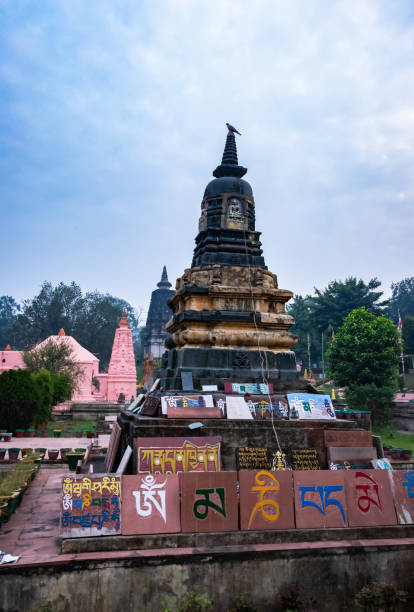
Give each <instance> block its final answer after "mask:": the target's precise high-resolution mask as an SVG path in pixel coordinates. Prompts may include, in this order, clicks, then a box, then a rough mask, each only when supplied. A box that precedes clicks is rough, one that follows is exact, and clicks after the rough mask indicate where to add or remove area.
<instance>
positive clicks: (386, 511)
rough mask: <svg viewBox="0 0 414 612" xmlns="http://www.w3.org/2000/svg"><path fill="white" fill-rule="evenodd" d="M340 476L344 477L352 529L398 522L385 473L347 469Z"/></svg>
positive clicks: (386, 473) (383, 471)
mask: <svg viewBox="0 0 414 612" xmlns="http://www.w3.org/2000/svg"><path fill="white" fill-rule="evenodd" d="M336 473H337V474H338V473H339V472H336ZM341 473H342V474H343V475H344V478H345V490H346V500H347V506H348V522H349V525H350V526H351V527H364V526H371V525H395V524H396V523H397V517H396V515H395V509H394V501H393V497H392V491H391V485H390V481H389V477H388V471H387V470H346V471H344V472H341Z"/></svg>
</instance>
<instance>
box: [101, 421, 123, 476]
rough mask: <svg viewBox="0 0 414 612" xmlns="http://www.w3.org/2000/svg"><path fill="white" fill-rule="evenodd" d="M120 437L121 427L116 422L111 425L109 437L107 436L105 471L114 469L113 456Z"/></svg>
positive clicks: (116, 450)
mask: <svg viewBox="0 0 414 612" xmlns="http://www.w3.org/2000/svg"><path fill="white" fill-rule="evenodd" d="M120 439H121V428H120V426H119V425H118V422H115V423H114V426H113V427H112V432H111V437H110V438H109V444H108V451H107V453H106V456H105V471H106V472H112V470H113V469H114V463H115V457H116V453H117V452H118V446H119V440H120Z"/></svg>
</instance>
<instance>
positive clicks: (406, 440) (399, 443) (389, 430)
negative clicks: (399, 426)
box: [372, 425, 414, 451]
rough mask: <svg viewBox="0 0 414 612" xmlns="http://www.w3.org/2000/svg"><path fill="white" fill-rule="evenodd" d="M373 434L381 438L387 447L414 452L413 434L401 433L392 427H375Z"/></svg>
mask: <svg viewBox="0 0 414 612" xmlns="http://www.w3.org/2000/svg"><path fill="white" fill-rule="evenodd" d="M372 433H373V434H374V435H376V436H381V440H382V443H383V444H385V445H387V446H395V447H397V448H406V449H410V450H412V451H414V434H412V433H400V432H399V431H397V430H396V429H395V427H393V426H392V425H378V426H374V427H373V430H372Z"/></svg>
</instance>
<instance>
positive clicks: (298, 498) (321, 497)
mask: <svg viewBox="0 0 414 612" xmlns="http://www.w3.org/2000/svg"><path fill="white" fill-rule="evenodd" d="M293 483H294V496H295V517H296V528H297V529H304V528H315V527H344V526H346V525H347V524H348V521H347V504H346V497H345V483H344V473H343V472H332V471H330V470H321V471H319V472H313V471H303V472H293Z"/></svg>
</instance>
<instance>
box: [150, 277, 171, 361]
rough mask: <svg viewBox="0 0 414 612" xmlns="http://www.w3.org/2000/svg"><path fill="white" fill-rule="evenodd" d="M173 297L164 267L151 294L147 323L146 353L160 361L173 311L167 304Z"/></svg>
mask: <svg viewBox="0 0 414 612" xmlns="http://www.w3.org/2000/svg"><path fill="white" fill-rule="evenodd" d="M173 295H174V291H172V290H171V283H170V282H169V281H168V276H167V268H166V267H165V266H164V267H163V270H162V275H161V280H160V282H159V283H157V289H155V290H154V291H153V292H152V294H151V302H150V306H149V309H148V316H147V322H146V340H145V347H144V352H145V354H146V355H148V357H151V358H153V359H159V358H160V357H162V354H163V353H164V351H165V341H166V339H167V338H168V332H167V330H166V329H165V325H166V324H167V323H168V321H169V319H170V317H171V310H170V309H169V307H168V303H167V302H168V300H169V299H170V298H171V297H172V296H173Z"/></svg>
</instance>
